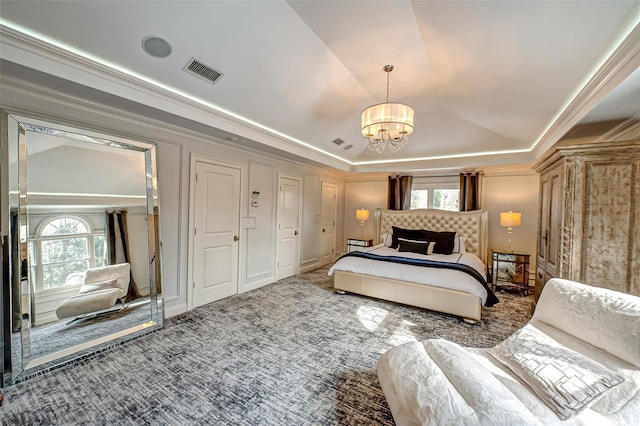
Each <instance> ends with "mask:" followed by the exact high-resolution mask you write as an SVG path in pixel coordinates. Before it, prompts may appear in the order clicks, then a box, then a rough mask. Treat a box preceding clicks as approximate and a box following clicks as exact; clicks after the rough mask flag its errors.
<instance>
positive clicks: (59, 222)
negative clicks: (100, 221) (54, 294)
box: [29, 216, 105, 291]
mask: <svg viewBox="0 0 640 426" xmlns="http://www.w3.org/2000/svg"><path fill="white" fill-rule="evenodd" d="M104 246H105V238H104V233H103V232H96V233H94V232H92V230H91V226H90V225H89V223H88V222H87V221H86V220H84V219H83V218H80V217H77V216H57V217H53V218H49V219H47V220H45V221H43V223H42V224H41V226H40V227H39V232H38V233H37V234H36V237H35V238H34V239H32V240H31V242H30V244H29V255H30V259H31V277H32V280H33V281H34V283H35V288H36V291H43V290H49V289H54V288H59V287H62V286H64V285H65V283H66V281H67V277H68V276H69V274H72V273H74V272H84V271H86V270H87V269H88V268H92V267H95V266H103V265H104V263H105V261H104V254H105V248H104Z"/></svg>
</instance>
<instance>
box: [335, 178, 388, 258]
mask: <svg viewBox="0 0 640 426" xmlns="http://www.w3.org/2000/svg"><path fill="white" fill-rule="evenodd" d="M345 191H346V192H345V202H344V205H345V208H344V229H345V232H344V235H345V241H344V242H343V244H337V245H338V247H342V251H346V249H347V246H346V238H360V233H361V230H360V221H359V220H357V219H356V210H357V209H362V208H364V209H368V210H369V220H367V221H365V223H364V226H363V229H362V235H363V237H364V238H373V232H374V227H373V223H374V220H373V218H374V212H375V211H376V209H386V208H387V177H386V175H385V176H382V177H373V178H371V179H370V180H362V181H357V182H347V184H346V189H345Z"/></svg>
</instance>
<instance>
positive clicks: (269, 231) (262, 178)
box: [0, 81, 345, 316]
mask: <svg viewBox="0 0 640 426" xmlns="http://www.w3.org/2000/svg"><path fill="white" fill-rule="evenodd" d="M0 83H2V86H1V90H2V98H1V102H2V105H0V106H2V107H3V108H5V109H7V110H8V111H9V112H10V113H17V114H19V115H24V116H30V117H35V118H40V119H43V120H46V121H49V122H59V123H61V124H66V125H69V126H74V127H78V128H81V129H88V130H93V131H96V132H100V133H104V134H107V135H114V136H119V137H122V138H128V139H132V140H137V141H141V142H147V143H155V144H156V146H157V163H158V164H157V168H158V187H159V199H160V227H161V230H160V232H161V241H162V262H163V268H162V269H163V280H162V282H163V296H164V300H165V302H166V305H165V311H166V315H167V316H172V315H175V314H178V313H181V312H184V311H186V310H187V309H188V307H189V288H190V286H189V285H188V282H187V270H188V265H189V264H188V258H187V253H188V236H189V226H190V224H189V175H190V158H191V155H192V154H198V155H203V156H207V157H210V158H213V159H218V160H221V161H224V162H228V163H234V164H238V165H241V166H243V167H244V169H245V170H246V173H245V176H243V177H242V179H243V182H245V184H244V185H243V187H242V190H241V191H242V193H241V197H245V199H249V198H250V196H251V191H254V190H259V191H260V193H261V196H260V202H261V205H260V207H258V208H252V207H247V211H245V212H243V213H242V214H243V215H246V216H252V217H256V228H254V229H243V230H241V236H240V245H241V247H240V252H241V253H243V254H244V256H243V259H242V260H241V265H242V268H243V269H242V270H241V271H240V274H239V276H240V283H239V286H240V289H241V291H247V290H249V289H251V288H256V287H259V286H262V285H265V284H268V283H270V282H272V281H274V280H275V269H274V268H275V232H274V231H275V226H276V224H275V204H274V203H275V200H276V198H275V195H276V194H275V187H276V179H277V175H278V173H281V174H283V175H286V176H292V177H297V178H299V179H301V180H303V181H304V185H303V186H304V188H305V193H304V194H303V200H304V201H305V203H306V202H310V205H311V206H313V207H315V209H317V211H319V196H320V192H319V186H318V187H317V188H318V189H317V192H316V193H313V191H310V192H309V191H307V190H309V189H310V188H311V187H312V185H308V182H307V179H306V178H305V174H306V176H315V177H316V178H317V181H328V182H333V183H335V184H336V185H337V187H338V212H341V211H343V210H344V193H345V191H344V183H343V179H344V176H345V174H344V173H343V172H340V171H336V170H334V169H330V168H320V167H310V166H306V165H302V164H298V163H294V162H292V161H286V160H282V159H280V158H276V157H273V156H268V155H266V154H262V153H259V152H255V151H252V150H250V149H241V148H239V147H237V146H234V145H233V143H230V142H227V141H222V140H219V139H216V138H214V137H211V136H207V135H204V134H201V133H196V132H194V131H191V130H185V129H184V128H180V127H177V126H172V125H167V124H165V123H164V122H161V121H159V120H153V119H152V118H145V117H140V116H131V115H128V114H126V113H124V112H123V111H119V110H117V109H114V108H111V107H109V106H106V105H102V106H100V107H99V108H96V107H94V106H93V105H92V104H89V103H85V102H83V101H82V100H81V99H77V98H74V97H70V96H67V95H65V94H62V93H57V94H56V95H55V96H51V95H49V94H48V93H47V91H45V90H39V88H38V87H37V86H34V85H32V84H28V85H21V84H13V83H8V82H7V81H0ZM312 180H313V179H312ZM310 200H311V201H310ZM249 205H250V203H249ZM307 210H308V209H306V207H305V209H304V211H305V212H307ZM337 219H338V220H337V222H338V223H337V224H336V227H337V237H336V244H337V245H338V244H340V245H341V242H342V240H343V239H344V226H343V224H342V215H340V214H339V215H338V218H337ZM303 227H304V229H303V231H304V232H303V233H301V239H302V243H301V245H300V246H301V248H302V250H303V256H302V258H303V259H304V265H303V266H304V268H307V269H311V268H313V267H315V266H318V263H317V261H316V262H314V260H313V257H314V256H313V255H314V253H313V250H311V251H309V250H310V247H312V246H313V244H314V242H315V241H319V240H320V235H319V234H318V233H317V231H319V229H318V230H316V229H314V226H313V223H312V222H311V225H310V222H309V221H305V220H303ZM339 247H340V246H338V247H336V252H337V251H339Z"/></svg>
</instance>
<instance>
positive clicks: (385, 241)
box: [380, 232, 391, 247]
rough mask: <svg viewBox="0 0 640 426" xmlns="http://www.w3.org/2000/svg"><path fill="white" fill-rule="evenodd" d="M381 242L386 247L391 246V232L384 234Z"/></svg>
mask: <svg viewBox="0 0 640 426" xmlns="http://www.w3.org/2000/svg"><path fill="white" fill-rule="evenodd" d="M380 244H382V245H383V246H385V247H391V234H387V233H386V232H385V233H384V234H382V237H381V238H380Z"/></svg>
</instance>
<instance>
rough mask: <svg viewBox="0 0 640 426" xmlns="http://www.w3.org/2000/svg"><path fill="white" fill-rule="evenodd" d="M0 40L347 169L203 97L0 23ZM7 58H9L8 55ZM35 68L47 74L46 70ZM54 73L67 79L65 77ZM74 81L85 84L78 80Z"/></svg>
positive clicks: (175, 110) (180, 112) (179, 111)
mask: <svg viewBox="0 0 640 426" xmlns="http://www.w3.org/2000/svg"><path fill="white" fill-rule="evenodd" d="M0 41H1V42H2V44H5V45H7V46H11V47H14V48H16V49H19V50H21V51H26V52H29V53H31V54H33V55H35V56H37V57H39V58H44V59H46V60H48V61H53V62H55V63H57V64H61V65H63V66H65V67H70V68H72V69H74V70H76V71H78V72H83V73H86V74H88V75H90V76H92V77H96V78H99V79H101V80H106V81H107V82H109V83H110V84H111V85H113V87H114V88H119V89H120V90H119V92H122V91H123V90H122V89H124V91H126V92H128V93H134V94H135V95H136V96H134V97H132V96H127V95H125V94H123V93H115V92H112V94H114V95H115V96H119V97H122V98H125V99H128V100H130V101H133V102H138V103H141V104H143V105H146V106H148V107H151V108H159V109H162V110H163V111H165V112H168V113H170V114H175V115H177V116H180V117H184V118H187V119H191V120H195V121H198V122H199V123H202V124H204V125H208V126H212V127H215V128H217V129H220V130H222V131H225V132H229V133H232V134H235V135H238V136H240V137H244V138H247V139H250V140H253V141H256V142H259V143H262V144H264V145H266V146H268V147H271V148H275V149H279V150H282V151H285V152H289V153H292V154H295V155H298V156H300V157H302V158H307V159H309V160H311V161H315V162H318V163H322V164H325V165H327V166H328V167H334V168H337V169H339V170H342V171H346V172H349V171H351V162H350V161H348V160H346V159H343V158H341V157H339V156H333V155H332V154H330V153H324V152H322V151H320V150H317V149H313V148H310V147H307V146H305V145H303V144H302V143H304V142H302V141H301V142H302V143H299V142H296V141H295V140H293V139H292V138H290V137H287V136H286V135H283V134H279V133H277V132H276V131H270V130H269V129H268V128H266V126H261V125H260V124H258V123H253V122H251V121H248V120H246V119H243V118H241V117H239V116H235V115H233V113H226V112H224V111H221V110H220V109H217V108H215V107H214V106H208V105H207V102H205V101H204V100H198V99H197V98H195V97H194V98H190V97H189V96H188V95H183V94H179V93H176V92H174V91H171V90H168V89H166V88H164V87H162V84H160V83H157V84H154V83H152V82H150V81H147V80H144V79H143V78H139V77H136V76H134V75H131V74H129V73H127V72H124V71H121V70H119V69H117V68H116V67H115V66H113V67H111V66H107V65H105V64H103V63H100V62H98V61H97V60H93V59H91V58H88V57H85V56H83V55H80V54H77V53H75V52H72V51H70V50H67V49H64V48H61V47H59V46H56V45H54V44H52V43H49V42H47V41H45V40H41V39H39V38H37V37H33V36H31V35H29V34H26V33H23V32H21V31H18V30H16V29H13V28H11V27H8V26H6V25H3V24H0ZM2 56H4V54H3V55H2ZM8 60H11V58H9V59H8ZM19 63H20V64H21V65H24V66H29V65H27V64H24V63H21V62H19ZM32 68H33V67H32ZM35 69H38V68H35ZM38 70H39V71H43V72H48V73H51V72H49V71H48V70H41V69H38ZM53 75H56V74H53ZM56 76H57V77H60V78H66V79H67V80H70V79H69V78H68V77H65V76H61V75H56ZM78 83H79V84H84V85H87V84H86V83H82V82H78ZM96 90H102V91H105V90H104V89H103V88H96ZM309 146H310V145H309Z"/></svg>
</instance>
